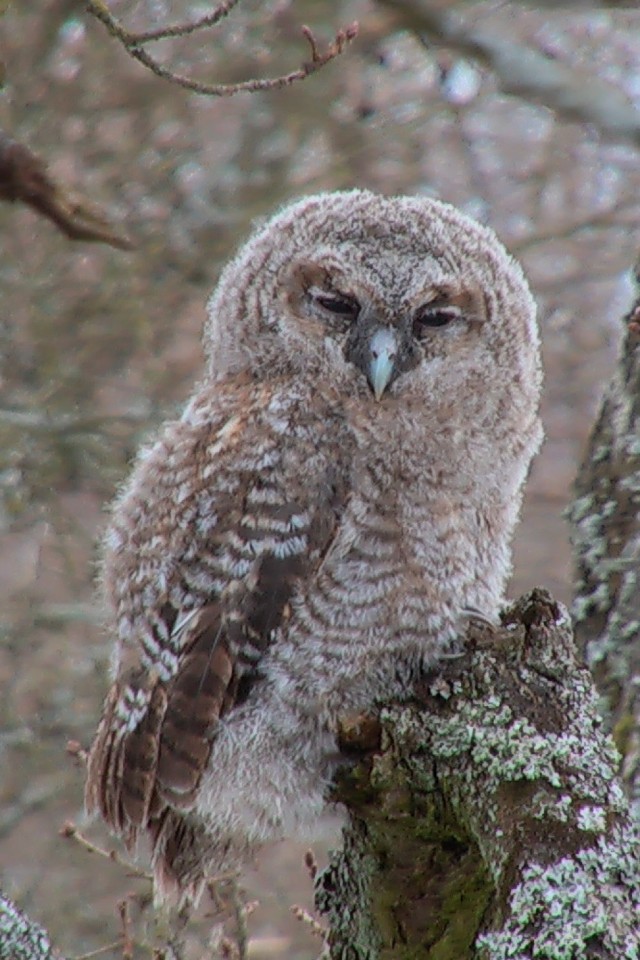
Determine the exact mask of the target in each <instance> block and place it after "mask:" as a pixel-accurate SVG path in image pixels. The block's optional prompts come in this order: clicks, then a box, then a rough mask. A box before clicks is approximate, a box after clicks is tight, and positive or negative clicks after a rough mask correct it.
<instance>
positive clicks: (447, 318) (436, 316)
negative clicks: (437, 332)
mask: <svg viewBox="0 0 640 960" xmlns="http://www.w3.org/2000/svg"><path fill="white" fill-rule="evenodd" d="M460 316H462V313H461V311H460V308H459V307H455V306H453V305H451V306H437V304H434V303H427V304H425V306H423V307H420V308H419V309H418V310H417V311H416V315H415V317H414V318H413V335H414V336H415V337H417V338H418V339H420V337H422V336H425V335H426V333H427V330H429V329H433V328H434V327H445V326H446V325H447V324H448V323H451V322H452V321H453V320H457V319H458V318H459V317H460Z"/></svg>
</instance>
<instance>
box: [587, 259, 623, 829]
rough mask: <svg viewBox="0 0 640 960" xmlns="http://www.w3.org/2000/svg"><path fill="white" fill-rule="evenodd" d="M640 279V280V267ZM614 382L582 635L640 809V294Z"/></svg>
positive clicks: (600, 450)
mask: <svg viewBox="0 0 640 960" xmlns="http://www.w3.org/2000/svg"><path fill="white" fill-rule="evenodd" d="M637 271H638V272H637V273H636V279H637V280H638V279H640V265H639V267H638V268H637ZM624 323H625V338H624V341H623V344H622V352H621V357H620V360H619V362H618V364H617V367H616V370H615V373H614V375H613V377H612V379H611V382H610V383H609V386H608V387H607V390H606V392H605V395H604V399H603V402H602V407H601V410H600V414H599V416H598V419H597V421H596V424H595V426H594V429H593V432H592V435H591V440H590V443H589V447H588V450H587V454H586V457H585V460H584V463H583V464H582V467H581V468H580V471H579V473H578V479H577V481H576V500H575V502H574V503H573V506H572V509H571V511H570V519H571V522H572V529H573V540H574V545H575V556H576V566H577V583H576V601H575V607H574V618H575V621H576V637H577V639H578V642H579V644H580V645H581V647H582V648H583V649H584V651H585V654H586V658H587V662H588V663H589V665H590V666H591V669H592V671H593V675H594V678H595V681H596V684H597V686H598V689H599V690H600V693H601V695H602V709H603V713H604V715H605V718H606V722H607V725H608V726H609V727H610V729H611V730H612V731H613V734H614V739H615V740H616V743H617V745H618V747H619V749H620V751H621V753H622V754H623V756H624V764H623V768H622V776H623V781H624V784H625V786H626V788H627V790H628V793H629V796H630V799H631V802H632V805H633V808H634V810H635V813H636V816H637V817H638V816H639V815H640V583H639V580H640V295H638V296H637V298H636V302H635V304H634V305H633V307H632V309H631V310H630V311H629V313H628V314H627V316H626V317H625V318H624Z"/></svg>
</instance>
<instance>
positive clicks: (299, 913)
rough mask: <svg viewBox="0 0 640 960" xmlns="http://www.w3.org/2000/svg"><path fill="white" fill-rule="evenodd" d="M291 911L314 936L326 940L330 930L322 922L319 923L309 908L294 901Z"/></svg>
mask: <svg viewBox="0 0 640 960" xmlns="http://www.w3.org/2000/svg"><path fill="white" fill-rule="evenodd" d="M291 913H292V914H293V915H294V917H295V918H296V920H300V922H301V923H304V925H305V926H306V927H307V929H308V930H309V931H310V933H312V934H313V935H314V937H320V939H321V940H322V941H323V942H324V941H326V939H327V936H328V933H329V931H328V930H327V928H326V927H323V926H322V924H321V923H318V921H317V920H316V918H315V917H313V916H312V915H311V914H310V913H309V911H308V910H305V908H304V907H301V906H299V905H298V904H297V903H294V905H293V906H292V907H291Z"/></svg>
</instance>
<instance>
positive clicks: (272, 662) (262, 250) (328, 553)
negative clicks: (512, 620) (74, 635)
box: [86, 190, 541, 896]
mask: <svg viewBox="0 0 640 960" xmlns="http://www.w3.org/2000/svg"><path fill="white" fill-rule="evenodd" d="M209 318H210V319H209V324H208V327H207V329H206V334H205V344H206V351H207V357H208V363H207V368H206V374H205V377H204V380H203V381H202V383H201V384H200V385H199V386H198V387H197V388H196V390H195V393H194V395H193V397H192V399H191V401H190V402H189V403H188V405H187V407H186V410H185V412H184V414H183V415H182V417H181V419H180V420H178V421H176V422H172V423H167V424H165V426H164V427H163V429H162V430H161V433H160V436H159V439H157V440H156V442H155V443H154V444H153V445H152V446H150V447H149V448H147V449H146V450H144V451H143V452H142V453H141V454H140V456H139V458H138V462H137V464H136V466H135V469H134V471H133V475H132V477H131V479H130V480H129V482H128V483H127V485H126V486H125V488H124V490H123V492H122V495H121V496H120V498H119V499H118V500H117V502H116V504H115V506H114V509H113V516H112V520H111V526H110V529H109V532H108V535H107V539H106V548H105V557H104V588H105V593H106V598H107V601H108V604H109V607H110V609H111V616H112V621H113V630H114V633H115V636H116V646H115V657H114V665H113V673H114V681H113V686H112V688H111V691H110V693H109V695H108V697H107V700H106V704H105V707H104V714H103V717H102V721H101V723H100V726H99V728H98V732H97V735H96V738H95V741H94V744H93V747H92V749H91V754H90V759H89V771H88V782H87V793H86V796H87V805H88V807H89V809H90V810H94V809H97V810H99V811H100V813H101V814H102V816H103V817H104V819H105V820H106V821H107V823H108V824H109V825H110V826H111V827H112V828H113V829H114V830H115V831H116V832H118V833H119V834H121V835H122V836H123V837H124V839H125V841H126V843H127V844H130V845H131V844H134V843H135V841H136V839H137V837H138V836H139V835H141V834H143V833H146V834H148V835H149V837H150V839H151V843H152V847H153V859H154V869H155V876H156V881H157V886H158V889H159V892H160V895H161V896H162V895H164V894H166V893H169V892H177V893H178V894H186V895H191V896H192V895H197V892H198V889H199V887H200V885H201V881H202V878H203V876H204V875H205V873H216V872H218V871H220V870H222V869H228V868H229V867H231V866H235V865H237V864H238V863H239V862H241V861H242V859H243V858H244V857H246V856H247V855H248V854H249V853H250V852H251V851H252V850H253V849H255V848H256V846H257V845H259V844H260V843H261V842H264V841H265V840H269V839H273V838H276V837H281V836H284V835H291V834H294V833H296V832H299V830H300V829H301V828H302V829H307V828H308V825H309V823H310V821H313V820H314V819H315V818H316V817H317V816H318V814H319V813H320V811H321V810H322V808H323V797H324V794H325V791H326V787H327V784H328V783H329V781H330V780H331V777H332V774H333V772H334V769H335V763H336V758H337V749H336V741H335V732H336V727H337V724H338V721H339V719H340V717H341V716H342V715H344V714H345V713H351V712H353V711H359V710H370V709H372V708H374V707H375V705H376V703H378V702H380V701H382V700H389V699H393V698H398V697H403V696H406V695H407V694H408V693H410V692H411V688H412V684H413V682H414V679H415V678H416V677H417V676H418V675H419V674H420V671H421V670H424V669H425V668H433V667H434V666H435V665H436V664H437V661H438V658H439V657H440V656H442V655H443V654H445V653H446V652H450V651H452V650H455V648H456V643H457V642H458V640H457V638H458V637H459V635H460V633H461V630H462V625H463V621H464V616H465V611H467V610H468V609H470V608H472V609H476V610H479V611H481V612H482V613H484V614H486V615H494V614H495V613H496V610H497V608H498V606H499V604H500V602H501V597H502V590H503V586H504V582H505V578H506V576H507V574H508V572H509V567H510V547H509V544H510V540H511V535H512V531H513V527H514V524H515V522H516V519H517V514H518V509H519V504H520V496H521V489H522V485H523V481H524V479H525V475H526V473H527V470H528V467H529V463H530V461H531V458H532V456H533V454H534V453H535V451H536V450H537V448H538V446H539V443H540V439H541V428H540V421H539V417H538V402H539V394H540V379H541V375H540V363H539V349H538V348H539V344H538V334H537V329H536V323H535V310H534V304H533V301H532V298H531V295H530V293H529V290H528V287H527V285H526V282H525V280H524V278H523V275H522V271H521V270H520V267H519V266H518V265H517V264H516V263H515V262H514V261H513V260H512V259H511V258H510V257H509V255H508V254H507V253H506V251H505V250H504V248H503V247H502V246H501V244H500V243H499V242H498V240H497V239H496V237H495V236H494V234H493V233H492V232H491V231H490V230H488V229H486V228H485V227H482V226H479V225H478V224H477V223H474V222H473V221H472V220H470V219H468V218H467V217H465V216H463V215H462V214H461V213H459V212H458V211H457V210H455V209H454V208H453V207H450V206H448V205H446V204H443V203H438V202H436V201H434V200H430V199H425V198H412V197H397V198H386V197H380V196H376V195H374V194H372V193H368V192H365V191H358V190H354V191H351V192H346V193H332V194H324V195H319V196H313V197H307V198H306V199H304V200H301V201H300V202H298V203H295V204H293V205H292V206H289V207H287V208H286V209H284V210H283V211H282V212H281V213H279V214H278V215H277V216H275V217H274V218H273V219H272V220H270V221H268V222H267V223H266V224H265V225H264V226H262V227H261V228H260V229H259V230H257V232H256V233H255V234H254V235H253V237H252V238H251V239H250V240H249V242H248V243H247V244H246V245H245V246H244V247H243V248H242V249H241V250H240V252H239V253H238V255H237V256H236V258H235V259H234V260H232V261H231V263H230V264H229V265H228V266H227V267H226V269H225V270H224V272H223V274H222V276H221V279H220V283H219V284H218V287H217V289H216V291H215V293H214V294H213V297H212V299H211V302H210V307H209Z"/></svg>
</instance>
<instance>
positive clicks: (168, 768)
mask: <svg viewBox="0 0 640 960" xmlns="http://www.w3.org/2000/svg"><path fill="white" fill-rule="evenodd" d="M234 666H235V662H234V657H233V656H232V654H231V652H230V650H229V643H228V639H227V637H226V635H225V630H224V627H223V623H222V621H221V612H220V607H219V606H218V605H217V604H211V605H210V606H209V607H206V608H205V609H204V610H203V611H202V613H201V614H199V616H198V618H197V623H196V625H195V627H194V635H193V639H192V641H191V642H190V644H189V646H188V648H187V649H186V650H185V652H184V654H183V656H182V658H181V664H180V670H179V672H178V673H177V675H176V677H175V678H174V680H173V681H172V682H171V684H170V685H169V689H168V698H167V711H166V714H165V717H164V723H163V724H162V728H161V730H160V731H159V745H158V759H157V766H156V781H157V784H156V786H157V789H158V791H159V792H160V793H161V795H162V797H163V798H164V799H165V800H166V801H168V802H170V803H171V804H172V805H175V806H187V807H188V806H190V805H191V804H192V803H193V799H194V792H195V790H196V789H197V787H198V784H199V781H200V776H201V774H202V771H203V770H204V767H205V766H206V763H207V760H208V759H209V753H210V752H211V742H212V739H213V736H214V734H215V728H216V725H217V722H218V720H219V718H220V716H221V715H222V713H223V712H224V710H225V708H228V697H229V692H230V689H231V687H232V681H233V679H234V676H235V673H234Z"/></svg>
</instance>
